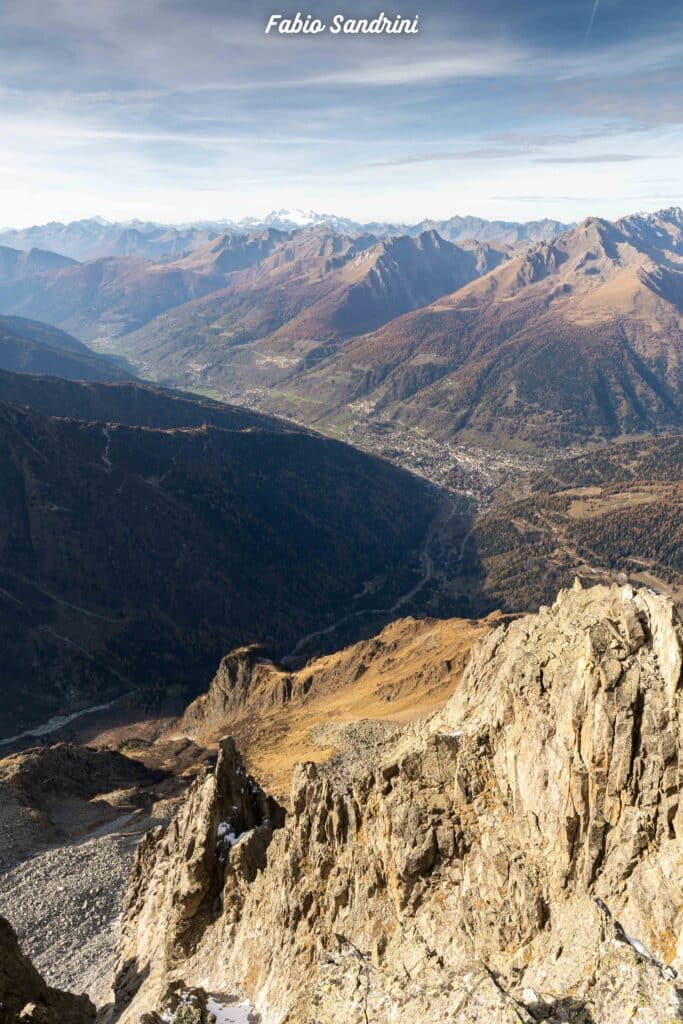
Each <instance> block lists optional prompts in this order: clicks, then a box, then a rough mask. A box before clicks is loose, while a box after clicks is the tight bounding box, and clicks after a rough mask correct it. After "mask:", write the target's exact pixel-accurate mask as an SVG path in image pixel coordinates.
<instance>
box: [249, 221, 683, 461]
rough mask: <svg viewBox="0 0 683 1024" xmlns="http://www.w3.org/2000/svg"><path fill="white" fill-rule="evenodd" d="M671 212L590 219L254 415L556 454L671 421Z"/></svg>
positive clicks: (682, 346)
mask: <svg viewBox="0 0 683 1024" xmlns="http://www.w3.org/2000/svg"><path fill="white" fill-rule="evenodd" d="M682 314H683V212H682V211H681V210H679V209H673V210H666V211H662V212H661V213H659V214H657V215H650V216H635V217H627V218H624V219H622V220H619V221H617V222H615V223H610V222H609V221H604V220H600V219H598V218H590V219H589V220H587V221H584V222H583V223H582V224H580V225H578V226H577V227H576V228H573V229H571V230H570V231H568V232H565V233H564V234H562V235H560V236H559V237H558V238H556V239H553V240H552V241H550V242H541V243H538V244H537V245H534V246H531V247H529V248H528V249H526V250H525V251H523V252H521V253H519V254H518V255H515V256H513V257H512V258H511V259H509V260H507V261H506V262H504V263H502V264H501V265H500V266H498V267H497V268H495V269H493V270H492V271H491V272H490V273H488V274H486V275H484V276H482V277H479V278H477V279H475V280H473V281H472V282H470V283H469V284H467V285H465V286H464V287H463V288H460V289H458V290H456V291H454V292H453V293H451V294H449V295H443V296H441V297H440V298H438V299H437V300H436V301H435V302H433V303H431V304H429V305H427V306H425V307H424V308H421V309H418V310H416V311H415V312H412V313H407V314H405V315H404V316H401V317H398V318H395V319H393V320H391V321H390V322H388V323H387V324H385V325H384V326H383V327H381V328H379V330H377V331H376V332H374V333H370V334H368V335H366V336H364V337H362V338H357V339H354V340H352V341H350V342H348V343H347V344H346V345H344V346H343V347H342V348H340V349H339V350H337V351H335V352H334V353H332V354H331V355H330V356H329V358H327V359H323V360H321V361H320V362H319V363H318V364H317V365H316V366H315V367H310V368H307V367H305V366H304V367H302V368H300V369H298V370H297V371H295V372H293V373H291V374H290V375H289V377H288V378H287V380H286V384H282V385H280V388H279V393H273V394H272V396H270V397H269V399H268V400H267V401H266V403H265V405H266V407H268V408H270V409H271V411H272V410H277V411H279V412H289V413H294V415H295V416H296V418H297V419H301V420H307V421H309V422H313V423H320V424H321V425H323V426H325V425H327V426H329V424H330V423H333V422H335V421H337V420H339V419H341V418H343V417H345V416H347V415H348V411H349V407H350V406H353V405H354V404H355V403H359V402H362V403H363V410H364V413H365V414H366V415H369V416H371V417H375V418H380V419H386V420H394V421H399V422H402V423H404V424H408V425H412V426H419V427H420V428H421V429H423V430H424V431H426V432H427V433H429V434H430V435H432V436H435V437H441V438H450V439H453V438H460V439H462V440H466V439H468V438H469V439H477V440H479V441H481V440H482V439H489V440H493V441H495V442H496V443H502V444H506V443H509V442H510V441H512V442H513V443H514V442H515V441H518V442H522V443H528V444H531V445H539V444H540V445H543V444H547V443H548V442H550V443H553V444H557V445H560V446H561V445H564V444H573V443H576V442H585V441H590V440H595V439H598V438H606V437H618V436H620V435H622V434H633V433H640V432H644V431H657V430H663V429H669V430H671V429H680V428H681V425H683V321H682Z"/></svg>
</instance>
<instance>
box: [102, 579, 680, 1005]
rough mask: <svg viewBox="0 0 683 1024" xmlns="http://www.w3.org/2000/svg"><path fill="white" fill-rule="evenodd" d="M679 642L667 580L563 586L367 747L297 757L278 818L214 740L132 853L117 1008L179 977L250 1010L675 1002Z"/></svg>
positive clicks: (160, 997) (147, 999)
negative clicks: (167, 815)
mask: <svg viewBox="0 0 683 1024" xmlns="http://www.w3.org/2000/svg"><path fill="white" fill-rule="evenodd" d="M682 649H683V631H682V627H681V624H680V621H679V619H678V617H677V615H676V612H675V610H674V608H673V606H672V604H671V603H670V602H669V601H668V600H667V599H665V598H663V597H660V596H656V595H654V594H652V593H650V592H648V591H645V590H643V591H637V592H636V593H634V592H633V591H632V590H631V589H630V588H627V587H623V588H618V587H611V588H608V587H595V588H593V589H591V590H587V591H582V590H581V589H580V587H577V588H575V589H573V590H568V591H563V592H561V593H560V595H559V597H558V599H557V601H556V602H555V604H554V605H553V606H552V607H551V608H542V609H541V611H540V612H539V613H538V615H530V616H525V617H523V618H520V619H518V620H516V621H514V622H513V623H512V624H509V625H502V626H500V627H499V628H498V629H496V630H494V631H493V632H491V633H490V634H489V635H488V636H486V637H485V638H483V639H482V640H480V641H479V642H478V644H477V645H476V647H475V648H474V651H473V654H472V657H471V660H470V663H469V666H468V668H467V670H466V672H465V675H464V678H463V682H462V685H461V687H460V688H459V690H458V691H456V692H455V693H454V694H453V696H452V697H451V699H450V701H449V702H448V704H447V706H446V708H445V709H444V710H443V711H442V712H439V713H438V714H435V715H432V716H431V717H430V718H429V719H427V720H425V721H423V722H422V723H420V724H417V725H411V726H409V727H407V728H406V729H405V730H404V731H403V732H402V733H399V734H398V735H396V734H394V735H393V736H392V738H390V739H388V740H387V742H386V744H385V745H384V747H383V748H382V751H381V756H379V757H377V754H376V748H375V749H374V752H373V758H372V763H370V759H369V760H368V763H367V765H366V766H365V767H364V768H363V767H361V769H360V770H359V767H358V763H357V760H356V761H354V765H353V770H352V771H350V770H347V769H348V766H346V767H345V764H344V759H343V757H340V758H337V759H335V761H334V762H333V763H330V765H329V766H326V767H325V768H324V769H319V768H316V767H315V766H314V765H313V764H305V765H302V766H299V768H298V769H297V770H296V772H295V777H294V780H293V784H292V795H291V808H292V811H291V814H290V815H289V816H288V820H287V822H286V824H285V825H284V827H281V828H276V829H275V830H273V829H272V828H271V826H272V825H273V824H279V821H277V822H276V821H275V820H274V814H273V810H272V809H271V808H268V807H267V802H266V798H265V797H264V796H263V794H262V793H261V792H260V791H259V790H258V788H257V787H256V786H255V785H254V784H253V783H251V784H250V783H248V782H247V781H246V780H245V779H244V775H243V774H242V770H241V765H240V762H239V759H238V757H237V755H236V753H235V751H234V748H233V746H232V745H231V744H229V743H227V744H226V745H224V747H223V752H222V754H221V758H220V760H219V765H218V769H217V772H216V775H215V776H211V775H206V776H204V777H203V778H200V779H199V780H198V781H197V782H196V783H195V785H194V787H193V789H192V790H191V791H190V794H189V796H188V799H187V803H186V805H185V807H184V809H183V811H182V812H181V814H180V815H179V817H178V818H177V819H176V820H175V822H174V823H173V824H172V826H171V827H170V828H169V830H168V831H167V832H165V833H163V832H158V833H152V834H151V835H150V836H149V837H148V838H147V840H146V841H145V842H144V843H143V844H142V846H141V848H140V850H139V852H138V856H137V861H136V866H135V869H134V872H133V876H132V879H131V884H130V889H129V895H128V900H127V905H126V908H125V912H124V922H123V928H122V934H121V940H120V945H119V953H118V958H119V973H118V982H117V995H118V1003H117V1009H116V1014H115V1016H116V1017H117V1019H120V1020H122V1021H126V1022H128V1021H137V1020H139V1019H140V1016H141V1014H143V1013H149V1012H154V1011H156V1012H164V1010H165V1009H166V1008H167V1004H165V1003H164V999H165V997H166V993H167V992H168V991H170V987H169V986H173V985H175V986H176V991H177V986H178V985H179V984H181V983H182V984H184V985H188V986H195V987H198V988H199V987H201V988H202V989H203V990H204V991H205V992H207V993H209V994H210V993H211V992H214V993H215V992H226V991H235V990H239V991H241V992H242V993H243V994H244V995H246V996H247V997H248V998H249V999H250V1000H251V1002H252V1003H253V1004H254V1005H255V1006H256V1008H257V1010H258V1011H259V1012H260V1013H261V1014H262V1019H263V1021H264V1022H265V1024H285V1022H287V1024H342V1022H343V1024H348V1022H354V1024H355V1022H358V1024H367V1022H370V1021H371V1022H373V1024H385V1022H386V1024H389V1022H391V1024H416V1022H420V1024H428V1022H432V1021H433V1022H437V1021H445V1020H448V1021H449V1022H450V1021H452V1022H457V1024H474V1022H483V1021H486V1022H489V1021H496V1022H507V1021H510V1022H513V1021H514V1022H519V1021H522V1022H527V1024H530V1022H532V1021H534V1020H547V1021H552V1022H560V1021H573V1022H576V1024H579V1022H581V1024H591V1022H593V1024H627V1022H632V1024H663V1022H667V1024H668V1022H674V1021H676V1020H683V999H682V998H681V991H680V988H679V987H678V986H677V983H676V978H677V972H678V971H680V970H681V969H683V939H681V938H680V935H681V932H682V925H683V871H682V870H681V869H682V863H683V846H682V844H681V834H682V832H683V810H682V809H681V801H680V789H681V770H680V765H681V737H682V729H681V726H682V724H683V722H682V715H683V698H682V697H681V652H682ZM242 780H244V782H243V781H242ZM244 800H246V805H245V804H244ZM233 804H234V805H236V806H237V810H235V811H234V812H233V813H235V814H236V815H237V817H236V818H230V813H231V806H232V805H233ZM267 819H270V821H269V822H268V820H267ZM222 821H226V822H228V824H229V827H230V829H231V830H232V832H231V833H230V834H231V838H230V841H229V842H228V843H226V844H222V843H221V840H220V836H219V832H220V828H219V826H220V823H221V822H222ZM237 828H239V830H240V831H242V832H243V834H242V835H241V836H240V837H239V838H238V839H237V841H236V842H233V839H234V837H235V836H236V830H237ZM244 830H246V831H244ZM224 834H225V833H224Z"/></svg>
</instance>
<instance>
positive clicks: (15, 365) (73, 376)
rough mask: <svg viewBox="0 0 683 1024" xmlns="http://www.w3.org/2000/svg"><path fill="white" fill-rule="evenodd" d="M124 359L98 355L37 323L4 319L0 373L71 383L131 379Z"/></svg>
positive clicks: (0, 327) (0, 329)
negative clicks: (37, 375)
mask: <svg viewBox="0 0 683 1024" xmlns="http://www.w3.org/2000/svg"><path fill="white" fill-rule="evenodd" d="M122 363H123V361H122V360H115V359H113V358H111V357H107V356H102V355H98V354H97V353H96V352H93V351H92V349H89V348H88V346H87V345H84V344H83V343H82V342H80V341H78V340H77V339H76V338H73V337H72V336H71V335H70V334H66V332H64V331H60V330H59V329H58V328H55V327H50V326H49V325H48V324H44V323H41V322H39V321H36V320H26V319H24V318H23V317H18V316H0V370H14V371H15V372H18V373H37V374H50V375H52V376H56V377H64V378H66V379H67V380H130V379H132V377H133V376H134V375H133V374H132V373H129V372H128V370H127V369H126V368H125V367H124V366H123V365H122Z"/></svg>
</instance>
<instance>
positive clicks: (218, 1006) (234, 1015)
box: [206, 996, 252, 1024]
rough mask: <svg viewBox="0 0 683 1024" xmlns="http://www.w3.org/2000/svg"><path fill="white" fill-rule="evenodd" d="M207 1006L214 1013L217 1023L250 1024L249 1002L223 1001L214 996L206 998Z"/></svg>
mask: <svg viewBox="0 0 683 1024" xmlns="http://www.w3.org/2000/svg"><path fill="white" fill-rule="evenodd" d="M206 1008H207V1010H208V1011H209V1013H213V1014H214V1016H215V1018H216V1024H249V1014H250V1013H251V1009H252V1008H251V1006H250V1005H249V1003H233V1004H232V1005H229V1004H228V1003H221V1002H219V1001H218V1000H217V999H214V997H213V996H209V998H208V999H207V1000H206Z"/></svg>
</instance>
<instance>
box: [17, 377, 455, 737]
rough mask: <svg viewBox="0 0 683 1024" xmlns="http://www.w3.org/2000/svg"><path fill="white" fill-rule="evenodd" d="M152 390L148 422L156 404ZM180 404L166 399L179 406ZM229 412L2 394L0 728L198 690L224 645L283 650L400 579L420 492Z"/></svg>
mask: <svg viewBox="0 0 683 1024" xmlns="http://www.w3.org/2000/svg"><path fill="white" fill-rule="evenodd" d="M20 383H21V382H20ZM57 386H58V387H62V388H63V387H64V386H63V385H60V384H59V382H57ZM49 387H50V382H49V381H48V382H45V381H42V382H39V388H40V389H46V388H49ZM64 390H66V391H67V392H68V391H69V390H72V389H69V388H68V387H67V388H66V389H64ZM98 390H99V389H98ZM86 391H87V392H89V399H88V401H90V400H91V399H92V389H89V388H86ZM113 394H114V395H115V396H116V401H120V400H121V399H120V396H121V395H122V394H123V395H131V394H132V395H134V396H135V398H136V399H137V400H140V401H142V400H143V399H144V391H143V390H142V389H140V390H136V389H125V388H124V389H119V388H118V387H116V388H114V389H113ZM151 401H152V405H154V403H157V407H156V409H155V410H154V411H153V413H151V414H150V416H149V418H150V419H153V418H156V417H161V416H163V415H167V414H165V413H163V411H162V410H161V409H160V408H159V402H160V398H159V395H158V394H155V393H153V397H152V399H151ZM187 401H188V400H186V399H182V398H180V399H170V400H169V405H170V406H171V407H172V408H173V409H178V410H181V411H180V414H179V415H180V417H182V416H186V415H187V409H186V405H185V403H187ZM175 402H178V405H177V406H176V405H174V403H175ZM73 404H77V403H73ZM73 404H72V409H73ZM85 404H86V405H87V403H85ZM55 405H56V403H55ZM169 405H166V406H165V407H164V408H166V409H168V408H169ZM199 405H200V408H199V409H198V410H197V419H201V417H203V416H204V415H205V412H204V409H203V408H202V407H201V403H199ZM209 405H210V403H209ZM53 407H54V406H53ZM100 408H102V409H104V408H106V400H104V399H102V398H100ZM132 408H133V406H132V405H131V406H130V411H129V415H130V416H131V418H132ZM234 415H235V418H236V423H237V424H239V425H235V426H234V427H233V428H231V429H226V428H225V427H222V426H199V427H191V428H185V429H168V428H157V429H152V428H150V427H141V426H123V425H120V424H116V423H112V422H109V423H101V422H100V423H97V422H94V423H93V422H84V421H81V420H76V419H55V418H48V417H45V416H43V415H41V414H39V413H38V412H36V411H35V410H30V409H24V408H19V407H18V406H16V405H9V404H2V405H0V472H1V474H2V479H3V489H2V494H1V496H0V635H1V643H0V675H1V676H2V678H3V680H5V688H4V694H3V696H4V704H3V715H2V733H3V734H4V735H5V736H6V735H7V734H9V733H13V732H17V731H19V730H20V728H21V727H22V726H25V725H26V724H34V723H36V722H40V721H44V720H45V719H47V718H49V717H50V716H52V715H53V714H55V713H64V714H69V713H71V712H73V711H74V710H78V709H79V708H80V707H82V706H83V704H84V703H88V702H90V703H96V702H97V703H101V702H103V701H106V700H109V699H112V698H114V697H116V696H118V695H120V694H121V693H124V692H127V691H132V690H136V689H143V690H147V691H154V689H155V688H160V690H161V691H163V692H168V691H169V689H172V688H173V686H178V687H180V688H181V689H185V690H188V691H192V690H195V691H196V688H197V687H199V686H201V685H205V683H206V680H207V679H208V678H209V677H210V674H211V672H212V671H213V669H214V667H215V665H216V663H217V661H218V659H219V657H220V656H221V655H222V654H223V653H224V652H225V651H226V650H229V649H230V648H231V647H233V646H235V645H237V644H239V643H244V642H245V641H246V642H250V641H258V642H262V643H265V644H267V645H269V646H270V647H272V649H273V650H275V651H280V652H283V651H286V650H287V649H288V648H289V647H290V646H292V645H293V644H294V643H295V642H296V640H297V639H298V638H299V637H300V636H301V634H302V633H305V632H308V631H309V630H311V629H315V628H320V626H321V625H325V623H326V621H329V618H328V617H329V616H335V615H340V614H342V613H344V612H346V611H348V610H350V609H353V608H358V607H362V600H361V599H360V598H356V600H355V602H354V595H359V594H360V593H361V592H362V590H363V584H364V583H365V582H366V581H368V580H371V579H373V578H375V577H381V578H383V574H385V573H387V572H388V571H389V570H391V572H392V577H391V580H390V581H388V582H386V583H385V587H386V591H387V595H388V597H391V595H392V592H393V588H399V587H404V589H407V586H406V580H408V581H410V580H411V579H412V578H413V577H412V572H413V570H414V568H415V564H416V561H417V550H418V549H419V547H420V545H421V544H422V543H423V542H424V538H425V535H426V533H427V529H428V526H429V524H430V521H431V518H432V516H433V513H434V510H435V500H434V498H433V496H432V493H431V491H429V490H428V489H427V488H426V487H425V486H424V485H423V484H422V482H420V481H418V480H417V479H416V478H414V477H412V476H410V475H409V474H406V473H404V472H401V471H400V470H396V469H394V468H393V467H391V466H390V465H388V464H386V463H383V462H380V461H378V460H376V459H372V458H370V457H367V456H365V455H362V454H361V453H359V452H357V451H355V450H354V449H352V448H349V447H347V446H345V445H342V444H340V443H338V442H334V441H330V440H327V439H324V438H321V437H318V436H315V435H312V434H309V433H307V432H305V431H292V430H282V429H281V428H280V427H279V426H275V427H274V428H271V427H270V426H269V425H268V423H267V421H264V420H261V421H260V423H259V418H258V417H254V416H253V415H251V414H249V413H244V414H242V413H241V411H237V412H236V413H234ZM229 417H230V410H228V411H227V412H226V419H227V420H229ZM140 418H141V419H144V417H140ZM167 418H168V415H167ZM408 585H410V584H409V583H408ZM396 596H397V595H396Z"/></svg>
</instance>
